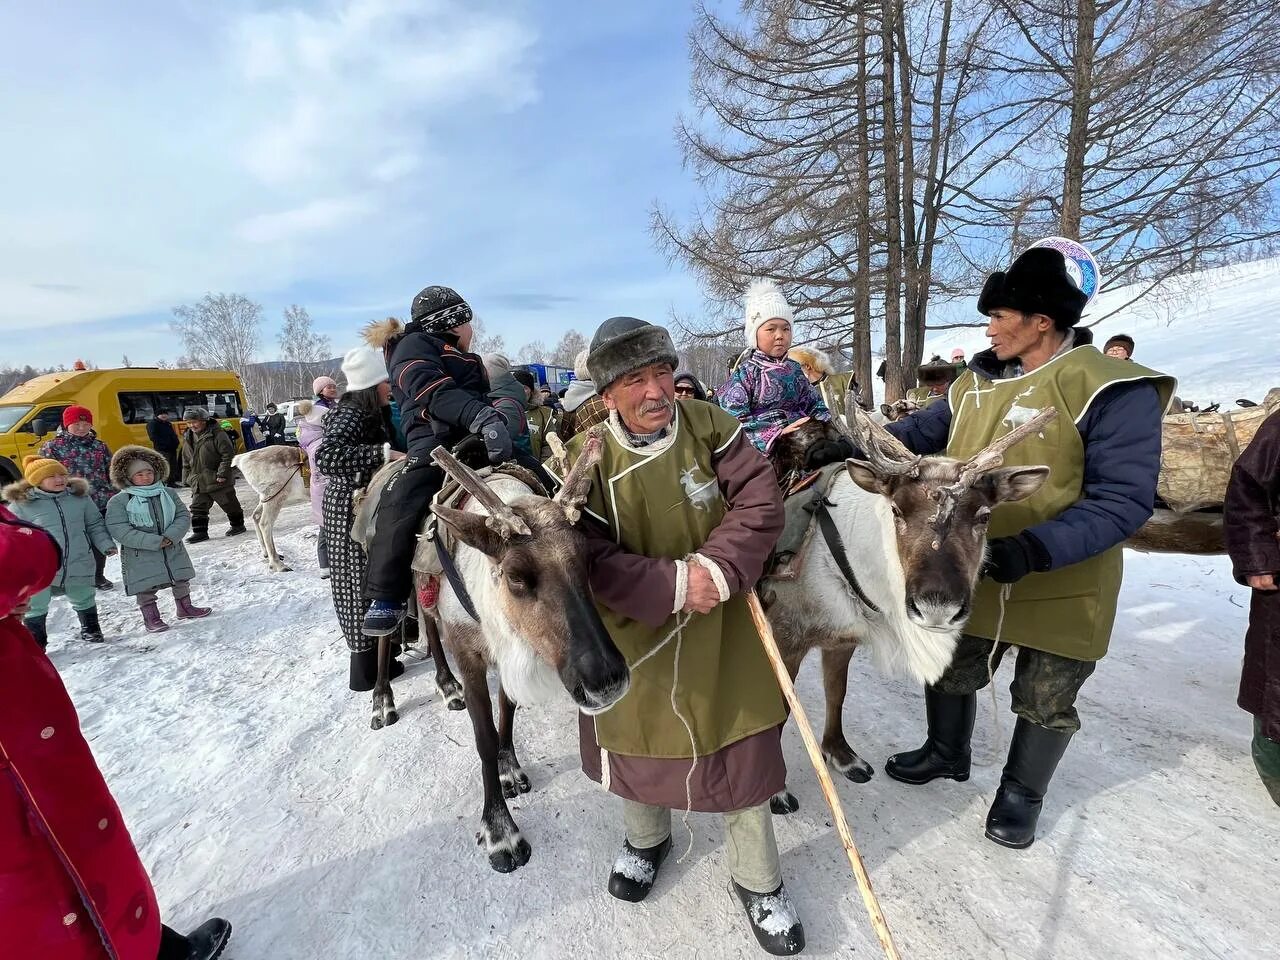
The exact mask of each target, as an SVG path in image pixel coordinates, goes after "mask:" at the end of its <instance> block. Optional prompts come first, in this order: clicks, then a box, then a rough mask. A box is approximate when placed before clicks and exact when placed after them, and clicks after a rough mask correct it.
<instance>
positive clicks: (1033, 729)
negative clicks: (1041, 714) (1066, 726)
mask: <svg viewBox="0 0 1280 960" xmlns="http://www.w3.org/2000/svg"><path fill="white" fill-rule="evenodd" d="M1071 737H1072V734H1070V733H1066V732H1064V731H1062V730H1050V729H1049V728H1048V727H1042V726H1040V725H1039V724H1035V723H1032V722H1031V721H1030V720H1024V719H1023V718H1022V717H1019V718H1018V724H1017V726H1016V727H1014V729H1013V742H1012V743H1011V744H1009V760H1008V762H1007V763H1005V765H1004V774H1003V775H1002V776H1001V777H1000V789H999V790H997V791H996V798H995V800H994V802H992V804H991V810H990V812H989V813H988V814H987V839H988V840H994V841H995V842H996V843H998V844H1000V845H1001V846H1005V847H1013V848H1014V849H1015V850H1021V849H1023V848H1024V847H1029V846H1031V844H1032V843H1034V842H1035V839H1036V821H1037V820H1039V819H1040V807H1041V804H1042V803H1043V801H1044V794H1045V791H1046V790H1048V789H1049V781H1050V780H1052V779H1053V772H1054V771H1055V770H1057V769H1058V761H1059V760H1061V759H1062V755H1063V754H1064V753H1066V752H1067V744H1068V743H1070V742H1071Z"/></svg>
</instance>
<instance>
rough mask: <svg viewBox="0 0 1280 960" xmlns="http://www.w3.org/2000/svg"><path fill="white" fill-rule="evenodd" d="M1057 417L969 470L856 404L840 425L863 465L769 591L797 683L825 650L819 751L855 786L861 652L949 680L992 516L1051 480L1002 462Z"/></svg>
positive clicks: (843, 481) (826, 503)
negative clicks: (806, 663) (854, 708)
mask: <svg viewBox="0 0 1280 960" xmlns="http://www.w3.org/2000/svg"><path fill="white" fill-rule="evenodd" d="M1056 416H1057V411H1056V410H1054V409H1053V408H1052V407H1050V408H1048V409H1046V410H1043V411H1041V412H1040V413H1039V414H1036V415H1035V416H1034V417H1032V418H1031V419H1029V420H1028V421H1027V422H1025V423H1022V424H1021V425H1018V426H1016V427H1015V428H1014V429H1013V430H1012V431H1011V432H1010V433H1009V434H1007V435H1006V436H1004V437H1001V438H1000V439H998V440H996V441H995V442H993V443H992V444H990V445H989V446H988V447H987V448H986V449H984V450H982V451H981V452H979V453H977V454H975V455H974V456H972V457H970V458H969V459H967V460H964V461H960V460H954V459H951V458H949V457H943V456H932V457H920V456H916V455H914V454H912V453H911V452H910V451H908V450H907V448H906V447H905V446H903V445H902V443H901V442H900V441H898V440H897V438H895V437H894V436H893V435H891V434H890V433H889V432H888V431H887V430H885V429H884V428H883V427H881V426H879V425H878V424H876V423H875V422H874V421H873V420H872V419H871V418H870V417H869V416H867V414H866V413H865V412H863V411H862V409H861V408H859V407H858V406H857V405H856V404H852V403H851V404H849V407H848V410H847V413H846V417H847V419H848V426H845V425H844V424H839V423H837V427H838V428H839V429H841V430H842V431H843V432H846V434H847V436H848V437H849V439H850V440H851V441H852V442H853V444H854V446H855V447H856V448H858V449H860V450H862V451H864V455H865V456H866V458H867V459H865V460H849V461H848V462H847V463H846V464H845V469H844V470H841V471H839V472H838V473H837V474H836V475H835V477H834V480H833V482H832V484H831V487H830V489H829V491H827V493H826V497H825V498H824V500H823V501H822V503H821V505H820V506H819V508H818V512H819V517H818V522H819V532H817V533H815V535H814V536H813V537H812V538H811V539H810V540H809V541H808V544H807V546H806V547H805V548H804V550H803V556H802V557H801V558H800V559H801V564H800V565H799V573H798V575H797V576H796V578H795V579H794V580H791V581H783V580H775V581H770V582H769V583H768V584H766V585H764V589H763V590H762V592H763V594H764V596H765V600H766V602H767V604H768V616H769V622H770V624H771V626H772V627H773V630H774V634H775V636H776V637H777V640H778V645H779V647H780V649H781V651H782V654H783V659H784V660H785V661H786V664H787V669H788V670H789V671H790V672H791V676H792V677H793V678H794V677H795V675H796V673H797V672H798V671H799V669H800V664H801V661H803V660H804V657H805V655H806V654H807V653H808V652H809V651H810V650H812V649H813V648H815V647H817V648H819V649H820V650H821V651H822V677H823V688H824V691H825V694H826V725H825V729H824V731H823V736H822V749H823V753H824V755H825V756H826V759H827V761H828V762H829V763H830V764H831V765H832V766H833V767H834V768H835V769H836V770H837V771H838V772H840V773H841V774H843V775H844V776H845V777H846V778H847V779H849V780H852V781H853V782H854V783H865V782H867V781H868V780H870V779H871V776H872V774H873V772H874V771H873V770H872V768H871V765H870V764H868V763H867V762H866V761H865V760H863V759H862V758H861V757H859V756H858V754H857V753H856V752H855V751H854V750H853V748H852V747H850V746H849V742H848V740H846V739H845V735H844V730H843V724H842V716H843V711H844V699H845V694H846V691H847V685H848V679H849V661H850V658H851V657H852V656H853V651H854V649H855V648H856V647H857V646H858V644H859V643H860V642H864V641H865V642H866V643H867V644H868V645H869V646H870V647H871V652H872V655H873V657H874V658H875V660H876V662H877V664H878V665H879V666H880V667H881V668H882V669H884V670H885V671H886V672H888V673H891V674H897V675H905V676H909V677H912V678H914V679H915V680H917V681H920V682H922V683H926V684H928V683H933V682H934V681H936V680H937V679H938V678H939V677H940V676H941V675H942V672H943V671H944V670H945V669H946V668H947V666H948V665H949V664H950V662H951V658H952V656H953V654H954V653H955V647H956V642H957V641H958V639H959V636H960V632H961V630H962V629H963V628H964V625H965V622H966V620H967V619H968V617H969V611H970V604H971V602H972V598H973V591H974V588H975V587H976V586H977V582H978V576H979V573H980V572H981V569H982V562H983V559H984V556H985V553H986V531H987V524H988V521H989V520H990V517H991V511H992V509H993V508H994V507H995V506H996V505H997V504H1000V503H1005V502H1013V501H1017V500H1024V499H1026V498H1027V497H1029V496H1031V495H1032V494H1034V493H1035V492H1036V491H1037V490H1039V489H1040V486H1041V485H1042V484H1043V483H1044V481H1045V478H1046V477H1047V476H1048V474H1049V468H1048V467H1045V466H1028V467H1003V466H1001V464H1002V462H1003V457H1004V453H1005V452H1006V451H1007V450H1009V448H1011V447H1012V446H1014V444H1016V443H1018V442H1019V441H1021V440H1023V439H1025V438H1026V437H1028V436H1031V435H1033V434H1035V433H1038V432H1039V431H1040V430H1041V429H1042V428H1043V427H1044V426H1045V424H1047V423H1049V422H1050V421H1051V420H1052V419H1053V418H1054V417H1056ZM837 420H838V418H833V422H836V421H837ZM850 428H852V429H851V430H850ZM823 512H825V513H826V515H827V516H826V517H825V518H824V517H823V516H822V513H823ZM824 526H825V527H826V530H823V529H822V527H824ZM878 545H884V549H883V551H881V550H878V549H877V546H878ZM890 546H892V549H890ZM855 571H856V572H855ZM771 807H772V809H773V812H774V813H792V812H794V811H796V810H798V809H799V803H798V802H797V801H796V799H795V797H794V796H793V795H792V794H791V793H790V792H789V791H787V790H783V791H782V792H781V793H779V794H777V795H776V796H775V797H774V798H773V801H772V802H771Z"/></svg>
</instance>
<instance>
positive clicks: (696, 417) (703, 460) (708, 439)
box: [569, 402, 785, 758]
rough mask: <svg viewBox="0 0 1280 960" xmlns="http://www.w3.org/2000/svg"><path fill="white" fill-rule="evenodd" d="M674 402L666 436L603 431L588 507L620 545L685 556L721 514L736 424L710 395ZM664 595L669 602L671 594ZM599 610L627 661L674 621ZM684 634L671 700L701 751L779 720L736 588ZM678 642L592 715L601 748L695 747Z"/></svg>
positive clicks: (659, 753) (668, 753) (576, 449)
mask: <svg viewBox="0 0 1280 960" xmlns="http://www.w3.org/2000/svg"><path fill="white" fill-rule="evenodd" d="M676 406H677V412H676V415H675V418H674V421H673V423H672V426H671V428H670V430H671V431H672V436H671V437H670V438H669V440H667V441H663V442H660V443H658V444H655V445H654V446H653V447H646V448H640V449H634V448H632V447H629V446H627V445H624V444H623V443H622V442H621V441H620V440H619V439H618V437H617V436H615V435H614V433H613V432H612V431H611V430H610V431H608V432H606V442H605V444H604V452H603V455H602V457H601V459H600V463H599V464H598V465H597V466H596V468H595V474H594V480H593V484H592V489H591V496H590V499H589V500H588V502H587V505H586V512H587V513H588V514H590V515H591V516H593V517H595V518H596V520H598V521H599V522H600V523H602V524H604V525H605V527H606V528H607V529H608V531H609V534H610V536H611V537H612V539H613V540H614V541H615V542H617V543H618V544H619V545H620V546H621V547H622V549H623V550H625V551H626V552H627V553H632V554H638V555H641V556H644V557H653V558H672V559H673V560H674V559H680V558H684V557H687V556H689V555H691V554H693V553H695V552H697V551H698V549H699V548H700V547H701V546H702V545H703V543H704V542H705V541H706V540H707V538H708V536H709V535H710V534H711V533H712V531H714V530H715V529H716V527H717V526H718V525H719V524H720V522H721V520H722V519H723V518H724V517H725V515H726V512H727V507H726V503H725V500H724V497H723V495H722V493H721V489H720V485H719V483H718V481H717V473H716V469H715V467H714V466H713V459H714V458H716V457H717V456H718V455H720V454H722V453H724V451H725V450H727V449H728V448H729V446H730V445H731V444H732V443H734V442H735V441H736V440H737V439H738V437H739V433H740V431H741V429H742V427H741V424H739V423H738V421H737V420H736V419H734V418H733V417H731V416H729V415H728V414H727V413H725V412H724V411H723V410H721V409H720V408H719V407H716V406H713V405H712V404H708V403H700V402H680V403H677V405H676ZM584 442H585V436H582V435H580V436H579V437H577V438H575V439H574V441H573V442H572V443H571V444H570V445H569V456H570V459H571V460H572V459H575V458H576V457H577V456H578V455H579V453H580V452H581V450H582V445H583V443H584ZM665 602H667V603H668V604H671V600H670V598H666V601H665ZM671 605H673V604H671ZM600 615H601V617H602V618H603V620H604V624H605V627H606V628H607V629H608V631H609V635H610V636H611V637H612V638H613V640H614V642H615V643H616V644H617V645H618V649H619V650H621V651H622V653H623V655H624V656H625V657H626V658H627V662H628V664H634V663H636V661H638V660H640V658H641V657H643V656H644V655H645V654H647V653H649V652H650V651H651V650H652V649H653V648H654V647H655V646H656V645H657V644H658V643H659V642H661V641H662V640H663V639H664V638H666V637H667V636H668V635H670V634H671V633H672V632H673V631H674V630H675V629H676V626H677V620H678V618H677V616H676V615H675V614H674V613H673V614H671V615H670V616H668V617H667V619H666V622H665V623H663V625H662V626H661V627H659V628H658V629H654V628H653V627H651V626H647V625H646V624H644V623H641V622H639V621H637V620H632V619H629V618H627V617H625V616H623V615H621V614H618V613H616V612H614V611H613V610H610V609H609V608H608V607H605V606H603V605H601V606H600ZM655 619H656V618H655ZM679 639H680V662H679V682H678V683H677V684H675V702H676V704H677V706H679V708H680V713H681V714H683V716H684V717H685V718H686V719H688V720H689V721H690V725H691V727H692V728H693V734H694V742H695V743H696V749H697V754H698V756H700V757H706V756H708V755H709V754H712V753H715V752H716V751H718V750H720V749H721V748H723V747H726V746H728V745H730V744H733V743H735V742H737V741H740V740H742V739H744V738H746V737H749V736H751V735H752V734H756V733H759V732H761V731H763V730H767V729H769V728H771V727H776V726H778V725H779V724H781V723H782V722H783V720H784V719H785V713H784V711H783V702H782V694H781V691H780V690H779V689H778V683H777V680H776V679H775V677H774V675H773V671H772V669H771V667H770V665H769V662H768V659H767V657H766V656H765V653H764V648H763V646H762V645H761V642H760V638H759V635H758V634H757V632H756V629H755V625H754V624H753V622H752V620H751V615H750V613H749V611H748V609H747V604H746V599H745V597H744V596H743V595H741V594H740V595H738V596H733V597H730V598H729V599H728V600H727V601H725V602H723V603H721V604H720V605H719V606H717V607H716V608H715V609H714V610H712V611H711V613H709V614H706V615H705V616H702V615H697V614H694V615H693V616H692V619H691V620H690V621H689V623H688V625H687V626H685V627H684V629H683V631H682V638H679ZM676 649H677V644H676V640H674V639H673V640H672V642H671V643H669V644H668V645H667V646H666V647H665V648H664V649H663V650H662V651H661V652H660V653H658V654H657V655H655V656H654V657H652V658H650V659H648V660H646V661H645V662H644V663H643V664H641V665H640V666H639V667H638V668H636V669H635V670H634V671H633V672H632V676H631V689H630V691H629V692H628V693H627V695H626V696H625V697H623V698H622V700H620V701H619V702H618V703H617V704H616V705H615V706H614V707H613V708H612V709H610V710H609V711H607V712H606V713H603V714H601V715H599V716H598V717H596V718H595V733H596V739H597V741H598V742H599V744H600V746H601V747H602V748H604V749H605V750H607V751H610V752H613V753H618V754H624V755H631V756H638V757H652V758H687V757H691V756H692V755H693V749H694V747H693V746H691V744H690V738H689V733H688V731H686V730H685V727H684V725H683V724H682V723H681V721H680V719H679V718H677V717H676V715H675V712H674V711H673V710H672V706H671V698H672V686H673V680H674V678H675V670H676Z"/></svg>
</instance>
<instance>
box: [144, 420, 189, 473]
mask: <svg viewBox="0 0 1280 960" xmlns="http://www.w3.org/2000/svg"><path fill="white" fill-rule="evenodd" d="M147 437H148V438H149V439H150V440H151V446H152V448H153V449H154V450H155V451H156V453H158V454H160V455H161V456H162V457H164V459H165V462H166V463H168V464H169V480H168V482H169V486H171V487H173V486H177V485H178V483H179V482H180V481H181V480H182V457H180V456H179V455H178V431H177V430H175V429H174V428H173V424H172V423H170V422H169V421H168V420H161V419H160V418H159V417H153V418H152V419H150V420H148V421H147Z"/></svg>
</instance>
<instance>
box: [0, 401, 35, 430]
mask: <svg viewBox="0 0 1280 960" xmlns="http://www.w3.org/2000/svg"><path fill="white" fill-rule="evenodd" d="M30 412H31V404H29V403H15V404H11V405H9V406H4V407H0V433H8V432H9V431H10V430H11V429H12V428H13V425H14V424H15V423H17V422H18V421H19V420H21V419H22V418H23V417H25V416H26V415H27V414H28V413H30Z"/></svg>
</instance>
